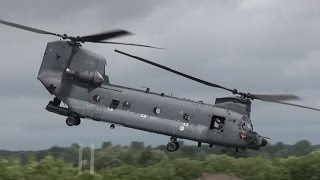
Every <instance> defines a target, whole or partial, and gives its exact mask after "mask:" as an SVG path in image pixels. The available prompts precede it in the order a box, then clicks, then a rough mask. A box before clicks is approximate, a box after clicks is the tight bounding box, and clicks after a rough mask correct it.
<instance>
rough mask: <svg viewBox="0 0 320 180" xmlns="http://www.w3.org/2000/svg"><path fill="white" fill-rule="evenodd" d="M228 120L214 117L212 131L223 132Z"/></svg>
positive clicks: (211, 125)
mask: <svg viewBox="0 0 320 180" xmlns="http://www.w3.org/2000/svg"><path fill="white" fill-rule="evenodd" d="M225 120H226V118H224V117H221V116H212V119H211V124H210V129H214V130H218V131H219V132H223V128H224V123H225Z"/></svg>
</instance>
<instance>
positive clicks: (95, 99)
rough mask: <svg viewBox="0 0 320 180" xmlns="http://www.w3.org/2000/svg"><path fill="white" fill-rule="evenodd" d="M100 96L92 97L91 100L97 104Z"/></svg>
mask: <svg viewBox="0 0 320 180" xmlns="http://www.w3.org/2000/svg"><path fill="white" fill-rule="evenodd" d="M100 99H101V98H100V96H99V95H94V96H93V97H92V100H93V101H94V102H96V103H97V102H99V101H100Z"/></svg>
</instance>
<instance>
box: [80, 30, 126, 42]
mask: <svg viewBox="0 0 320 180" xmlns="http://www.w3.org/2000/svg"><path fill="white" fill-rule="evenodd" d="M127 35H132V33H131V32H129V31H126V30H122V29H118V30H113V31H106V32H102V33H98V34H92V35H88V36H82V37H81V38H80V39H81V41H82V42H99V41H103V40H107V39H112V38H116V37H121V36H127Z"/></svg>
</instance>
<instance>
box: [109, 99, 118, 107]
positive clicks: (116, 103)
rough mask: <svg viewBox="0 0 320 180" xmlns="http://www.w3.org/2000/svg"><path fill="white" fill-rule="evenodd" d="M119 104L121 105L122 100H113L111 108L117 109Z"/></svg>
mask: <svg viewBox="0 0 320 180" xmlns="http://www.w3.org/2000/svg"><path fill="white" fill-rule="evenodd" d="M119 104H120V100H119V99H112V101H111V104H110V106H109V107H110V108H113V109H117V108H118V106H119Z"/></svg>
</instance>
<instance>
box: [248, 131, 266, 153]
mask: <svg viewBox="0 0 320 180" xmlns="http://www.w3.org/2000/svg"><path fill="white" fill-rule="evenodd" d="M247 136H248V137H247V140H248V143H249V146H250V147H249V148H250V149H255V150H258V149H260V147H264V146H266V145H267V144H268V141H267V140H266V139H265V138H263V137H261V136H260V135H259V134H258V133H256V132H253V131H248V133H247Z"/></svg>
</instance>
